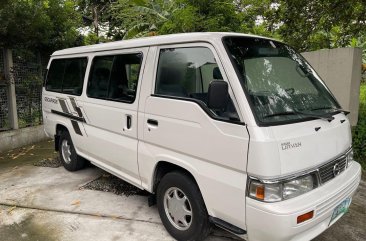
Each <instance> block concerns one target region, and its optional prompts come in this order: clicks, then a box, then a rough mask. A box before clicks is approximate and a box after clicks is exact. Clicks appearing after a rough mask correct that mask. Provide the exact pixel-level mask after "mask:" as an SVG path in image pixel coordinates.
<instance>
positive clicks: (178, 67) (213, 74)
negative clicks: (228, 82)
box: [155, 47, 239, 120]
mask: <svg viewBox="0 0 366 241" xmlns="http://www.w3.org/2000/svg"><path fill="white" fill-rule="evenodd" d="M213 80H222V81H223V77H222V75H221V72H220V69H219V67H218V65H217V62H216V60H215V57H214V55H213V53H212V52H211V50H210V49H209V48H206V47H187V48H167V49H161V50H160V56H159V63H158V69H157V76H156V85H155V94H157V95H164V96H172V97H183V98H188V99H194V100H198V101H199V103H201V104H204V105H206V106H207V96H208V87H209V84H210V83H211V81H213ZM211 112H212V113H213V114H214V115H216V116H219V117H222V118H224V119H226V120H239V116H238V115H237V112H236V110H235V107H234V105H233V102H232V101H231V100H230V101H229V104H228V106H227V108H226V110H225V111H214V110H211Z"/></svg>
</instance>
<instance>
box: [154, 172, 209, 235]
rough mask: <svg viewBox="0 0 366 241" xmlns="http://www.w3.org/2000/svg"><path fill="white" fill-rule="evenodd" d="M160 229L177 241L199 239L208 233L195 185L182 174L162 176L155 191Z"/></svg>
mask: <svg viewBox="0 0 366 241" xmlns="http://www.w3.org/2000/svg"><path fill="white" fill-rule="evenodd" d="M157 206H158V210H159V215H160V218H161V220H162V222H163V224H164V227H165V228H166V230H167V231H168V232H169V234H170V235H171V236H173V237H174V238H175V239H177V240H192V241H193V240H197V241H198V240H203V239H205V238H206V237H207V235H208V234H209V232H210V222H209V220H208V214H207V210H206V206H205V204H204V201H203V198H202V195H201V193H200V191H199V189H198V187H197V185H196V183H195V182H194V181H193V180H192V178H190V177H189V176H187V175H185V174H184V173H182V172H171V173H168V174H166V175H165V176H164V177H163V178H162V179H161V181H160V183H159V186H158V190H157Z"/></svg>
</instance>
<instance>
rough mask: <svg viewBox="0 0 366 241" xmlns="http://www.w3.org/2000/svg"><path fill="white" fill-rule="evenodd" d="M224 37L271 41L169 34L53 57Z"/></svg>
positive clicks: (216, 34) (218, 34)
mask: <svg viewBox="0 0 366 241" xmlns="http://www.w3.org/2000/svg"><path fill="white" fill-rule="evenodd" d="M224 36H243V37H257V38H264V39H269V38H266V37H262V36H256V35H251V34H240V33H227V32H203V33H180V34H169V35H161V36H153V37H145V38H138V39H131V40H121V41H115V42H110V43H101V44H94V45H89V46H82V47H75V48H68V49H63V50H58V51H56V52H54V53H53V54H52V56H62V55H70V54H79V53H90V52H99V51H106V50H113V49H123V48H135V47H136V48H138V47H146V46H154V45H163V44H173V43H188V42H197V41H210V40H212V39H219V38H220V39H221V38H222V37H224Z"/></svg>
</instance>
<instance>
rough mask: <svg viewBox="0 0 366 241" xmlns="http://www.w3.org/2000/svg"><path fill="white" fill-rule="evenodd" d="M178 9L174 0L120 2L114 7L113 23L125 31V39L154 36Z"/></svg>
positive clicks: (131, 0) (124, 0) (121, 0)
mask: <svg viewBox="0 0 366 241" xmlns="http://www.w3.org/2000/svg"><path fill="white" fill-rule="evenodd" d="M176 9H177V4H176V3H175V1H172V0H156V1H152V0H119V1H118V2H117V3H115V4H114V5H113V7H112V11H113V21H114V22H115V23H119V25H120V29H124V32H125V35H124V37H123V38H124V39H129V38H138V37H144V36H153V35H157V31H158V30H159V29H160V28H161V26H162V25H163V24H164V23H165V22H167V21H168V20H169V19H170V18H171V17H172V15H173V14H174V13H175V11H176Z"/></svg>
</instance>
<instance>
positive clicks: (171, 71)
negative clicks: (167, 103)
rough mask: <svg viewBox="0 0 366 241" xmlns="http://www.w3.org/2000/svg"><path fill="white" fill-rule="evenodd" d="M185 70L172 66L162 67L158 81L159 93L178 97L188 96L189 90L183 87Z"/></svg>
mask: <svg viewBox="0 0 366 241" xmlns="http://www.w3.org/2000/svg"><path fill="white" fill-rule="evenodd" d="M183 77H184V73H183V70H180V69H178V68H172V67H162V68H161V69H160V71H159V75H158V81H157V93H158V94H162V95H171V96H178V97H188V93H187V90H186V89H185V88H184V87H183V85H182V84H183Z"/></svg>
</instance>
